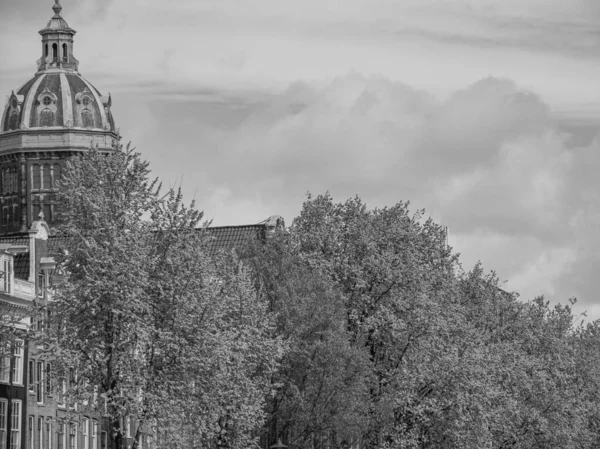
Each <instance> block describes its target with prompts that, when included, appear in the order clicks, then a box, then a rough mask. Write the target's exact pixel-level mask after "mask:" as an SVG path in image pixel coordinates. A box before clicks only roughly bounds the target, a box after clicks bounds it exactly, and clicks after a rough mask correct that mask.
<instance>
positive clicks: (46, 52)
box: [44, 44, 48, 58]
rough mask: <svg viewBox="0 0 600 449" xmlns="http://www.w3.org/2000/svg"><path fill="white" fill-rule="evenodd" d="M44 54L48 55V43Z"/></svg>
mask: <svg viewBox="0 0 600 449" xmlns="http://www.w3.org/2000/svg"><path fill="white" fill-rule="evenodd" d="M44 56H45V57H46V58H47V57H48V44H46V51H45V53H44Z"/></svg>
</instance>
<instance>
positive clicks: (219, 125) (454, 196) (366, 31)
mask: <svg viewBox="0 0 600 449" xmlns="http://www.w3.org/2000/svg"><path fill="white" fill-rule="evenodd" d="M52 4H53V2H52V1H51V0H0V40H1V41H2V42H4V45H2V46H1V47H0V61H2V62H1V63H0V92H2V93H3V94H2V95H8V94H9V93H10V92H11V90H12V89H15V88H17V87H18V86H19V85H20V84H21V83H22V82H24V81H26V80H27V79H28V78H29V77H31V76H32V75H33V73H34V71H35V61H36V60H37V59H38V58H39V57H40V53H41V45H40V36H39V35H38V34H37V32H38V30H40V29H41V28H43V27H44V25H45V24H46V22H47V21H48V20H49V18H50V17H51V15H52V11H51V6H52ZM62 6H63V8H64V9H63V17H64V18H65V19H66V20H67V21H68V23H69V25H70V26H71V27H73V28H75V29H76V30H77V31H78V34H77V36H76V43H75V56H76V57H77V58H78V59H79V61H80V71H81V73H82V74H83V75H84V76H85V77H86V78H88V79H89V80H90V81H92V83H93V84H95V85H96V87H97V88H98V89H100V91H101V92H102V93H103V94H106V93H108V92H110V93H111V94H112V96H113V113H114V115H115V118H116V120H117V125H118V126H120V129H121V134H122V135H123V138H124V141H129V140H131V141H132V142H133V143H134V144H135V146H137V148H138V149H139V150H140V151H141V152H142V153H143V154H144V155H145V156H146V157H147V158H148V160H149V161H150V162H151V165H152V168H153V171H154V173H155V174H156V175H157V176H159V177H160V178H161V179H163V180H164V181H165V182H166V183H167V184H173V185H177V184H180V183H181V184H182V185H183V188H184V191H185V192H186V195H187V197H188V198H192V197H195V198H196V200H197V201H198V203H199V205H200V207H201V208H202V209H203V210H204V211H205V214H206V215H205V216H206V218H210V219H214V224H215V225H225V224H248V223H256V222H259V221H261V220H263V219H265V218H267V217H268V216H270V215H282V216H283V217H284V218H285V219H286V222H287V223H288V224H289V223H291V220H292V219H293V217H294V216H296V215H297V214H298V212H299V210H300V207H301V204H302V201H303V200H304V199H305V194H306V192H307V191H310V192H312V193H314V194H318V193H323V192H325V191H327V190H329V191H330V192H331V193H332V195H333V196H334V197H335V199H337V200H339V201H343V200H345V199H347V198H349V197H353V196H355V195H359V196H360V197H361V198H362V199H363V200H364V201H365V202H367V204H368V205H369V206H371V207H375V206H377V207H381V206H385V205H393V204H395V203H396V202H398V201H401V200H410V201H411V203H412V205H413V207H414V208H415V209H417V208H419V209H420V208H424V209H425V210H426V212H427V213H428V214H429V215H431V216H433V217H434V218H435V219H436V220H437V221H439V222H441V223H443V224H445V225H447V226H448V227H449V230H450V243H451V245H452V246H453V247H454V248H455V249H456V250H457V251H458V252H460V253H461V254H462V262H463V266H464V267H465V268H466V269H468V268H470V267H472V265H473V264H474V263H476V262H477V261H478V260H481V261H482V262H483V264H484V267H485V268H486V269H487V270H495V271H496V272H497V273H498V275H499V277H500V278H501V279H502V280H506V281H507V283H506V284H505V288H507V289H509V290H517V291H519V292H520V293H521V296H522V298H523V299H532V298H533V297H535V296H536V295H539V294H544V295H546V297H547V298H548V299H550V300H552V301H561V302H566V300H567V299H568V298H569V297H572V296H576V297H577V298H578V299H579V305H578V306H577V308H576V311H577V312H582V311H584V310H587V311H588V316H589V317H590V318H594V319H595V318H600V301H599V300H598V292H599V291H600V276H598V273H599V272H600V234H599V232H598V230H599V224H600V192H599V189H598V188H599V187H600V182H599V181H598V180H597V179H598V173H599V172H600V153H599V151H600V87H599V82H600V2H599V1H598V0H568V1H567V0H560V1H558V0H301V1H291V0H177V1H164V0H120V1H118V2H117V1H99V0H77V1H74V0H63V2H62Z"/></svg>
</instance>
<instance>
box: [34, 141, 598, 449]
mask: <svg viewBox="0 0 600 449" xmlns="http://www.w3.org/2000/svg"><path fill="white" fill-rule="evenodd" d="M149 175H150V172H149V168H148V164H147V163H146V162H143V161H142V160H141V159H140V157H139V155H138V154H136V153H135V152H134V151H132V150H129V149H127V150H124V151H119V152H115V153H114V154H112V155H108V156H107V155H103V154H99V153H98V152H95V151H91V152H88V153H86V154H84V155H81V156H80V157H77V158H74V159H73V160H72V161H70V162H69V166H68V169H67V170H66V173H65V176H64V177H63V182H62V187H61V192H60V193H59V198H58V200H59V204H61V208H62V225H61V226H60V228H61V232H64V233H65V234H66V235H68V236H69V238H68V239H67V240H66V242H67V243H66V247H65V249H66V251H65V253H64V255H63V256H61V258H60V260H59V265H60V267H61V269H62V270H64V272H65V273H66V280H65V282H64V283H63V284H62V285H61V286H60V288H58V289H57V291H56V295H55V301H54V302H53V303H52V304H50V305H41V306H40V307H39V309H38V313H45V314H47V313H48V310H47V309H48V308H51V309H52V311H51V312H52V313H51V315H50V316H51V323H50V325H49V326H47V328H46V329H45V331H44V332H43V333H40V334H39V335H37V336H35V337H36V338H38V341H39V344H40V345H41V346H42V347H43V348H44V349H43V351H44V353H45V356H46V357H47V358H49V359H50V358H51V359H52V360H53V362H52V363H53V376H54V377H55V378H56V382H62V381H63V380H64V379H67V378H68V379H70V380H71V382H70V384H69V385H68V388H67V398H68V400H69V401H71V402H78V403H80V404H88V406H90V407H92V406H94V407H99V408H100V409H101V413H103V414H105V415H107V416H110V417H111V421H112V427H113V434H112V437H113V438H114V440H115V442H116V443H117V444H118V443H119V441H120V440H121V438H122V435H123V432H122V430H121V428H120V423H121V422H122V417H123V416H126V415H127V416H135V417H136V423H137V424H136V426H137V431H136V432H135V435H136V446H134V447H137V441H139V437H140V435H141V433H142V432H150V433H152V434H154V435H156V436H157V438H158V447H167V446H168V447H174V448H177V447H180V448H194V447H203V448H204V447H222V448H248V447H251V446H252V444H254V443H256V442H261V444H262V445H263V446H269V445H271V444H273V443H275V442H276V440H277V438H280V437H281V438H282V439H283V441H284V443H285V444H287V445H288V446H290V447H293V448H326V447H330V448H349V447H358V446H360V447H361V448H474V447H477V448H589V447H596V446H598V445H600V427H599V426H600V401H599V400H600V398H599V397H598V396H599V394H600V393H599V391H600V390H599V381H600V370H599V369H598V368H599V367H600V345H599V344H598V343H599V342H600V340H599V338H600V337H599V333H600V329H599V324H598V323H592V324H588V325H586V326H583V325H579V326H576V325H575V318H574V316H573V314H572V311H571V308H570V306H556V307H550V306H549V304H548V302H546V301H545V300H544V299H543V298H537V299H536V300H534V301H531V302H522V301H519V300H517V298H516V297H515V295H512V294H508V293H506V292H504V291H502V290H501V289H500V288H499V286H498V280H497V278H496V277H495V276H494V275H493V274H489V275H488V274H485V273H484V272H483V270H482V268H481V266H479V265H478V266H476V267H475V268H474V269H473V270H471V271H469V272H464V271H463V270H462V269H461V267H460V265H459V261H458V256H457V255H456V254H454V253H453V252H452V251H451V249H450V248H448V247H447V245H446V239H445V233H444V231H443V229H442V228H441V227H440V226H439V225H437V224H435V223H434V222H433V221H431V220H426V219H424V217H423V212H422V211H421V212H418V213H416V214H411V213H410V212H409V208H408V204H405V203H400V204H397V205H396V206H393V207H390V208H384V209H368V208H367V207H366V205H365V204H363V203H362V202H361V200H360V199H358V198H356V199H351V200H348V201H346V202H345V203H341V204H337V203H335V202H334V201H333V200H332V198H331V197H330V196H329V195H320V196H317V197H310V196H309V197H308V199H307V201H306V202H305V203H304V205H303V208H302V211H301V213H300V215H299V216H298V217H297V218H296V219H295V220H294V222H293V223H292V225H291V226H290V227H289V228H288V229H286V230H280V231H277V232H275V233H273V234H272V235H270V236H269V237H268V238H267V239H266V241H263V242H254V244H251V245H249V246H248V247H246V248H244V249H241V250H240V251H239V256H241V259H240V258H238V256H237V255H235V254H220V255H218V256H211V255H210V251H208V245H209V239H210V237H209V235H208V233H207V232H202V231H199V230H198V229H197V228H198V226H199V224H200V220H201V219H202V214H201V213H200V212H198V211H197V210H196V208H195V207H194V205H193V204H192V205H191V206H189V207H187V206H185V205H184V204H183V202H182V199H181V193H180V192H177V191H169V192H167V194H165V195H161V193H160V188H159V186H158V184H157V182H156V181H150V178H149Z"/></svg>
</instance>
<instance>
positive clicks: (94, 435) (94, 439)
mask: <svg viewBox="0 0 600 449" xmlns="http://www.w3.org/2000/svg"><path fill="white" fill-rule="evenodd" d="M92 449H98V423H97V422H94V424H92Z"/></svg>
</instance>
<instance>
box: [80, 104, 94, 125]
mask: <svg viewBox="0 0 600 449" xmlns="http://www.w3.org/2000/svg"><path fill="white" fill-rule="evenodd" d="M86 100H88V99H87V98H85V99H84V100H83V101H84V104H85V101H86ZM88 101H89V100H88ZM81 123H82V125H83V127H84V128H93V127H94V116H93V114H92V111H90V110H89V109H84V110H83V111H81Z"/></svg>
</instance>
